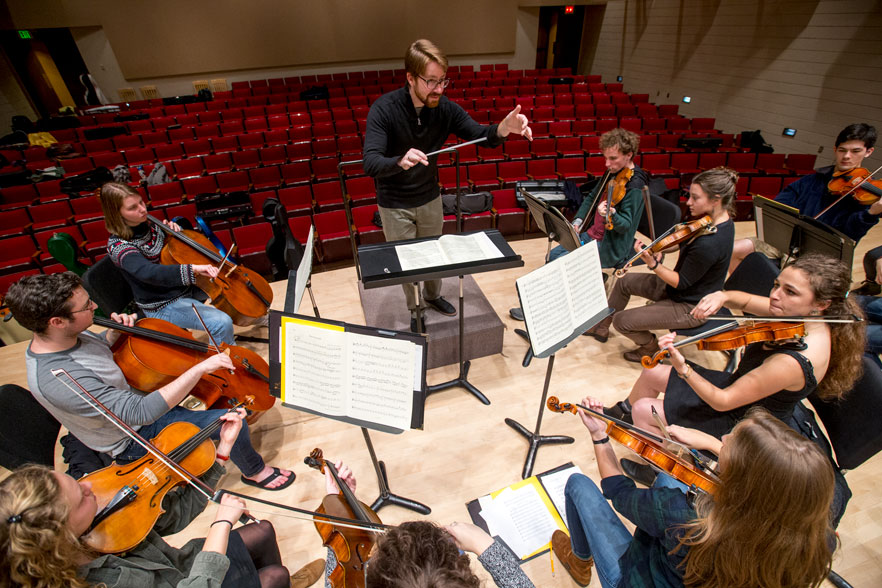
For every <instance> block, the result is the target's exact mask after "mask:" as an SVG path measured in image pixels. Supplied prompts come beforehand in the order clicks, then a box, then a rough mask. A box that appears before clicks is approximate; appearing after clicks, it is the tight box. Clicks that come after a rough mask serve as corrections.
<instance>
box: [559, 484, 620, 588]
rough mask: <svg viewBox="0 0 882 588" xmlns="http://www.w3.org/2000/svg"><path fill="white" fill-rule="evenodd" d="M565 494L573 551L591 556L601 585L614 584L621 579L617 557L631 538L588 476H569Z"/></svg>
mask: <svg viewBox="0 0 882 588" xmlns="http://www.w3.org/2000/svg"><path fill="white" fill-rule="evenodd" d="M564 496H565V497H566V509H567V523H569V527H570V543H571V544H572V546H573V553H574V554H576V556H578V557H580V558H581V559H588V558H589V557H593V558H594V567H595V568H596V569H597V577H598V578H599V579H600V583H601V585H603V586H604V588H615V587H617V586H618V585H619V583H620V582H621V581H622V570H621V568H620V567H619V559H620V558H621V557H622V555H624V554H625V552H626V551H627V550H628V546H629V545H631V541H632V540H633V539H634V538H633V537H632V536H631V533H630V532H629V531H628V529H627V528H625V525H624V524H623V523H622V521H621V519H619V516H618V515H617V514H616V512H615V511H614V510H613V508H612V506H610V504H609V501H607V499H606V498H605V497H604V496H603V494H602V493H601V492H600V488H598V487H597V485H596V484H595V483H594V482H593V481H591V479H590V478H588V477H587V476H583V475H581V474H574V475H572V476H570V479H569V480H567V485H566V488H565V489H564Z"/></svg>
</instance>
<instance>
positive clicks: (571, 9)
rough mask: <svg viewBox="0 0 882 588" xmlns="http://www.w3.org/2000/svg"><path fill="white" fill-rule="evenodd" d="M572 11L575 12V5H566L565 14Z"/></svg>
mask: <svg viewBox="0 0 882 588" xmlns="http://www.w3.org/2000/svg"><path fill="white" fill-rule="evenodd" d="M572 13H573V6H572V5H570V6H564V14H572Z"/></svg>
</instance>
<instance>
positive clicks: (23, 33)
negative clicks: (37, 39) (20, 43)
mask: <svg viewBox="0 0 882 588" xmlns="http://www.w3.org/2000/svg"><path fill="white" fill-rule="evenodd" d="M18 37H19V38H20V39H30V38H31V32H30V31H18Z"/></svg>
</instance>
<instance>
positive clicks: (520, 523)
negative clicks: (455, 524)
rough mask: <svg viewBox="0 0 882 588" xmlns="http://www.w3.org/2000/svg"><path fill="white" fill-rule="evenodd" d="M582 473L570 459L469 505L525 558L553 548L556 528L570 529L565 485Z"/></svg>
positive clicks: (479, 523)
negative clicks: (552, 537) (552, 543)
mask: <svg viewBox="0 0 882 588" xmlns="http://www.w3.org/2000/svg"><path fill="white" fill-rule="evenodd" d="M581 473H582V470H581V469H580V468H579V466H576V465H573V463H572V462H570V463H567V464H564V465H562V466H559V467H556V468H554V469H553V470H549V471H547V472H543V473H541V474H537V475H535V476H530V477H529V478H527V479H526V480H519V481H517V482H515V483H514V484H512V485H510V486H506V487H505V488H502V489H500V490H496V491H495V492H491V493H490V494H487V495H484V496H481V497H480V498H477V499H476V500H472V501H470V502H469V503H467V504H466V509H467V510H468V511H469V515H470V516H471V519H472V522H473V523H475V524H476V525H477V526H479V527H481V528H482V529H484V530H485V531H487V533H488V534H490V535H491V536H493V537H498V538H499V539H500V540H501V541H502V544H503V545H504V546H505V547H507V548H508V549H509V550H510V551H511V552H512V553H513V554H514V555H515V557H517V558H518V559H519V560H521V561H522V562H525V561H528V560H530V559H532V558H534V557H537V556H539V555H541V554H543V553H545V552H546V551H548V550H549V549H550V548H551V534H552V533H554V531H555V530H557V529H560V530H562V531H565V532H567V533H569V531H568V528H567V511H566V508H565V506H564V505H565V499H564V487H565V486H566V483H567V480H568V479H569V478H570V476H572V475H573V474H581Z"/></svg>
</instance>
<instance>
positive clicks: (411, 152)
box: [364, 39, 532, 332]
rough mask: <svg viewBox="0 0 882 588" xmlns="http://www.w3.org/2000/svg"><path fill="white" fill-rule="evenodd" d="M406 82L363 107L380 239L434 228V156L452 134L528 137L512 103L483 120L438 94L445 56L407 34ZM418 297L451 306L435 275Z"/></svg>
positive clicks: (437, 206)
mask: <svg viewBox="0 0 882 588" xmlns="http://www.w3.org/2000/svg"><path fill="white" fill-rule="evenodd" d="M404 67H405V70H406V72H407V83H406V84H405V85H404V87H402V88H400V89H398V90H394V91H392V92H389V93H388V94H384V95H383V96H381V97H380V98H378V99H377V100H376V101H375V102H374V103H373V105H372V106H371V109H370V112H369V113H368V117H367V127H366V129H365V135H364V169H365V171H366V172H367V174H368V175H369V176H371V177H373V178H374V181H375V183H376V188H377V203H378V205H379V211H380V219H381V220H382V223H383V233H384V234H385V236H386V240H387V241H398V240H403V239H414V238H418V237H432V236H437V235H440V234H441V229H442V226H443V222H444V215H443V212H442V207H441V196H440V189H439V185H438V181H437V173H438V162H437V156H426V154H427V153H431V152H432V151H436V150H438V149H440V148H441V147H442V146H443V145H444V142H445V141H446V140H447V137H448V136H449V135H450V134H451V133H452V134H454V135H456V136H457V137H459V138H460V139H463V140H464V141H473V140H475V139H481V138H486V146H487V147H496V146H498V145H500V144H501V143H502V141H503V139H504V138H505V137H507V136H508V135H509V134H511V133H516V134H518V135H523V136H524V137H526V138H527V139H528V140H532V132H531V131H530V126H529V123H528V121H527V117H526V116H524V115H523V114H521V107H520V105H518V106H516V107H515V108H514V110H512V111H511V112H510V113H508V115H507V116H506V117H505V118H504V119H502V122H500V123H499V124H495V125H489V126H484V125H480V124H478V123H477V122H475V120H474V119H472V117H470V116H469V115H468V113H466V111H465V110H463V108H462V107H461V106H459V105H458V104H455V103H454V102H451V101H450V100H448V99H447V97H446V96H444V89H445V88H447V86H448V85H449V84H450V80H449V79H448V78H447V77H446V76H447V57H446V56H445V55H444V53H443V52H442V51H441V50H440V49H439V48H438V47H436V46H435V45H434V44H433V43H432V42H431V41H427V40H425V39H420V40H417V41H414V42H413V43H412V44H411V45H410V47H408V49H407V53H406V54H405V56H404ZM403 287H404V295H405V299H406V300H407V308H408V309H409V310H410V312H411V320H410V328H411V330H412V331H414V332H416V331H417V320H416V313H417V297H416V293H415V292H414V289H413V287H412V286H411V285H410V284H404V285H403ZM423 298H424V299H425V301H426V303H427V304H428V305H429V306H430V307H431V308H434V309H435V310H437V311H438V312H440V313H441V314H445V315H448V316H453V315H455V314H456V309H454V307H453V305H452V304H450V303H449V302H447V301H446V300H444V298H442V297H441V280H428V281H426V282H425V285H424V290H423Z"/></svg>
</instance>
